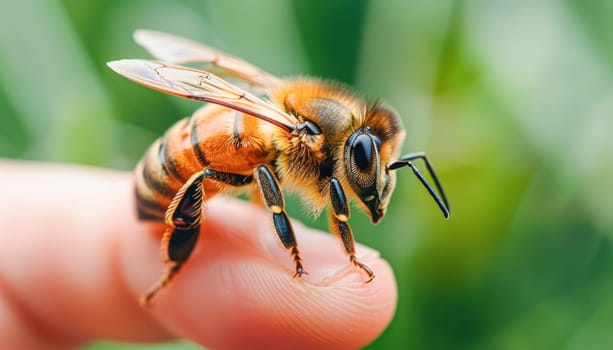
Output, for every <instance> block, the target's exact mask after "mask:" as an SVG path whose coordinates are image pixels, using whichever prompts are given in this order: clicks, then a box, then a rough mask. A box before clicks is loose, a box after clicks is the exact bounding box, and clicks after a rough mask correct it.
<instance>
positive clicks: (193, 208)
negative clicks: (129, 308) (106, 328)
mask: <svg viewBox="0 0 613 350" xmlns="http://www.w3.org/2000/svg"><path fill="white" fill-rule="evenodd" d="M203 179H204V173H203V172H199V173H196V174H194V175H192V176H191V177H190V178H189V179H188V180H187V182H185V184H184V185H183V186H182V187H181V189H179V191H178V192H177V194H176V195H175V196H174V198H173V199H172V202H171V203H170V205H169V206H168V210H166V216H165V219H164V221H165V223H166V225H167V229H166V231H165V232H164V237H163V238H162V246H161V249H162V260H163V261H164V263H165V264H167V267H166V272H165V273H164V275H163V276H162V278H161V279H160V280H159V281H158V282H157V283H156V284H155V285H154V286H153V287H152V288H151V289H150V290H149V291H148V292H147V293H146V294H145V295H144V296H143V297H142V298H141V304H143V305H147V304H149V302H150V301H151V298H153V296H154V295H155V294H156V293H157V292H158V291H159V290H160V289H162V288H164V286H166V285H167V284H168V282H170V281H171V280H172V278H173V277H174V276H175V275H176V274H177V272H179V269H181V266H182V265H183V263H185V261H186V260H187V258H188V257H189V255H190V254H191V252H192V250H193V249H194V245H195V244H196V241H197V240H198V234H199V233H200V219H201V216H202V211H201V208H202V202H203V191H202V180H203Z"/></svg>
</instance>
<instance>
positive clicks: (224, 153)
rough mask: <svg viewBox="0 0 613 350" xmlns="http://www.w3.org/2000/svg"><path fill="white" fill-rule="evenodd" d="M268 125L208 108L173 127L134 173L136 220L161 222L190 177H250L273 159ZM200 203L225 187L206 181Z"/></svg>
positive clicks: (233, 112)
mask: <svg viewBox="0 0 613 350" xmlns="http://www.w3.org/2000/svg"><path fill="white" fill-rule="evenodd" d="M267 130H268V129H267V124H266V123H264V122H261V121H260V120H258V119H256V118H253V117H251V116H246V115H243V114H242V113H240V112H236V111H234V110H231V109H227V108H225V107H220V106H216V105H207V106H205V107H203V108H200V109H199V110H197V111H196V112H195V113H194V115H193V116H192V117H189V118H185V119H182V120H180V121H178V122H177V123H175V124H174V125H173V126H172V127H170V129H168V131H166V133H165V134H164V136H162V137H160V138H159V139H157V140H156V141H155V142H154V143H153V144H152V145H151V147H149V149H148V150H147V152H146V153H145V156H144V157H143V158H142V159H141V161H140V162H139V163H138V165H137V167H136V174H135V175H136V186H135V190H136V205H137V210H138V216H139V218H140V219H154V220H161V219H163V218H164V214H165V212H166V209H167V208H168V205H169V204H170V202H171V201H172V198H173V197H174V195H175V194H176V193H177V191H179V189H180V188H181V186H182V185H183V184H184V183H185V181H187V179H189V177H190V176H191V175H193V174H194V173H196V172H199V171H202V170H203V169H204V168H210V169H213V170H217V171H223V172H229V173H235V174H243V175H249V174H251V173H252V172H253V169H254V168H255V167H256V166H257V165H259V164H268V163H269V162H270V161H271V160H272V159H273V158H274V156H275V150H274V147H273V146H272V141H271V135H270V132H269V131H267ZM203 185H204V191H205V197H206V198H210V197H212V196H213V195H215V194H217V193H219V192H221V191H223V190H224V189H225V188H226V186H225V185H224V184H221V183H218V182H213V181H210V180H205V181H204V182H203Z"/></svg>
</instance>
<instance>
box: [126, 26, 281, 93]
mask: <svg viewBox="0 0 613 350" xmlns="http://www.w3.org/2000/svg"><path fill="white" fill-rule="evenodd" d="M134 40H135V41H136V42H137V43H138V44H139V45H140V46H142V47H144V48H145V49H146V50H147V51H148V52H149V53H150V54H151V55H152V56H153V57H155V58H156V59H158V60H161V61H165V62H170V63H174V64H183V63H189V62H203V63H206V64H207V65H209V66H210V68H211V69H209V67H205V68H206V69H207V70H212V71H214V72H215V73H217V74H218V75H220V76H229V77H235V78H239V79H241V80H244V81H245V82H247V83H249V84H250V85H252V86H257V87H267V86H274V85H277V84H278V83H279V82H280V80H279V78H276V77H275V76H273V75H271V74H269V73H267V72H265V71H263V70H261V69H260V68H258V67H256V66H254V65H252V64H250V63H248V62H246V61H244V60H241V59H240V58H237V57H234V56H231V55H228V54H226V53H223V52H221V51H218V50H215V49H213V48H210V47H208V46H206V45H203V44H200V43H198V42H195V41H192V40H189V39H185V38H181V37H178V36H175V35H172V34H167V33H162V32H156V31H151V30H143V29H139V30H137V31H135V32H134Z"/></svg>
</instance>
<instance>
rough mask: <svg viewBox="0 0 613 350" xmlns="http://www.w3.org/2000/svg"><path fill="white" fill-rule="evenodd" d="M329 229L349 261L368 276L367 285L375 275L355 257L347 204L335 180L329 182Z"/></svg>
mask: <svg viewBox="0 0 613 350" xmlns="http://www.w3.org/2000/svg"><path fill="white" fill-rule="evenodd" d="M330 202H331V210H330V229H331V230H332V232H334V234H335V235H337V236H338V237H340V239H341V241H342V242H343V246H344V247H345V251H346V252H347V255H349V261H351V263H352V264H353V265H355V266H357V267H359V268H360V269H361V270H362V271H364V272H365V273H366V275H368V280H367V281H366V282H367V283H368V282H370V281H372V280H373V279H374V278H375V273H374V272H373V271H372V269H371V268H370V267H368V265H366V264H364V263H362V262H360V261H359V260H358V259H357V258H356V256H355V243H354V239H353V233H352V232H351V227H350V226H349V223H348V221H349V215H350V213H349V203H348V202H347V197H345V192H344V191H343V187H342V186H341V184H340V182H339V181H338V180H337V179H336V178H332V180H330Z"/></svg>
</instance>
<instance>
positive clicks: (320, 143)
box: [108, 30, 449, 304]
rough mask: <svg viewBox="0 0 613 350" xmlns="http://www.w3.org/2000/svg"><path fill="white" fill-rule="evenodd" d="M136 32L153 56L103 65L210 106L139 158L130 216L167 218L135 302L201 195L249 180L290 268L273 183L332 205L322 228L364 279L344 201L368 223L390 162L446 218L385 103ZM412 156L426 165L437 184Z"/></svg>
mask: <svg viewBox="0 0 613 350" xmlns="http://www.w3.org/2000/svg"><path fill="white" fill-rule="evenodd" d="M134 39H135V41H136V42H137V43H138V44H140V45H141V46H143V47H144V48H145V49H146V50H147V51H148V52H149V53H150V54H151V55H152V56H153V57H155V59H156V60H143V59H124V60H117V61H111V62H108V66H109V67H110V68H111V69H113V70H114V71H115V72H117V73H119V74H120V75H122V76H124V77H126V78H128V79H131V80H133V81H135V82H137V83H139V84H142V85H144V86H146V87H149V88H152V89H155V90H159V91H161V92H164V93H167V94H172V95H176V96H179V97H183V98H186V99H191V100H197V101H202V102H206V103H207V104H206V105H204V106H203V107H201V108H200V109H198V110H197V111H196V112H195V113H194V114H193V115H192V116H190V117H187V118H184V119H182V120H179V121H178V122H176V123H175V124H174V125H173V126H171V127H170V128H169V129H168V130H167V131H166V133H165V134H164V135H163V136H162V137H160V138H159V139H157V140H156V141H155V142H154V143H153V144H152V145H151V146H150V148H149V149H148V150H147V151H146V153H145V155H144V157H143V158H142V159H141V161H140V162H139V163H138V165H137V166H136V171H135V173H136V180H135V194H136V206H137V212H138V217H139V219H141V220H159V221H162V220H163V221H164V223H165V224H166V230H165V232H164V234H163V238H162V243H161V250H162V255H163V261H164V263H165V266H166V270H165V272H164V274H163V276H162V277H161V279H160V280H159V281H158V282H157V283H156V284H154V285H153V287H152V288H151V289H150V290H149V291H148V292H147V293H146V294H145V295H144V296H143V298H142V299H141V302H142V303H143V304H148V303H149V302H150V301H151V299H152V298H153V296H154V295H156V294H157V293H158V292H159V291H160V290H161V289H162V288H163V287H164V286H166V285H167V284H168V283H169V282H170V281H171V280H172V279H173V277H174V276H175V275H176V274H177V272H178V271H179V270H180V269H181V267H182V266H183V265H184V264H185V263H186V261H187V260H188V258H189V256H190V254H191V252H192V250H193V248H194V246H195V244H196V241H197V240H198V235H199V233H200V225H201V219H202V206H203V202H204V201H205V198H207V199H208V198H211V197H213V196H214V195H216V194H218V193H221V192H224V191H226V190H228V189H233V188H240V187H247V188H250V189H252V193H255V194H256V196H255V197H256V201H257V200H260V201H261V203H262V204H264V205H265V206H266V207H267V208H268V210H269V212H270V214H271V216H272V223H273V226H274V230H275V232H276V234H277V236H278V237H279V240H280V241H281V243H282V245H283V246H284V247H285V248H286V249H287V250H288V251H289V253H290V254H291V256H292V257H293V261H294V263H295V274H294V277H300V276H302V275H303V274H306V271H305V269H304V267H303V265H302V259H301V257H300V251H299V250H298V244H297V242H296V237H295V235H294V231H293V229H292V225H291V222H290V220H289V219H288V215H287V213H286V210H285V200H284V195H283V192H282V190H281V189H282V186H283V187H285V188H288V189H292V190H296V191H298V192H299V193H301V194H302V199H303V200H304V201H305V204H306V205H307V206H309V207H310V208H313V211H314V212H315V213H319V212H321V210H322V209H324V208H325V207H326V206H329V224H330V229H331V231H332V232H333V233H334V234H335V235H336V236H338V237H339V238H340V240H341V242H342V245H343V247H344V250H345V252H346V254H347V255H348V257H349V262H350V263H351V264H353V265H354V266H355V267H356V268H358V269H360V270H361V271H363V272H364V273H365V275H366V277H367V282H370V281H371V280H372V279H373V278H374V277H375V273H374V271H373V270H372V269H371V268H370V267H368V266H367V265H366V264H364V263H362V262H361V261H359V260H358V259H357V258H356V252H355V246H354V237H353V233H352V230H351V227H350V226H349V222H348V221H349V216H350V205H349V203H350V202H351V201H354V202H355V203H357V205H358V206H359V207H360V208H362V209H363V210H364V211H365V212H366V213H367V214H368V215H369V216H370V219H371V221H372V222H373V223H377V222H378V221H379V220H380V219H381V218H382V217H383V216H384V214H385V211H386V208H387V206H388V203H389V201H390V197H391V195H392V192H393V191H394V187H395V184H396V176H395V170H397V169H400V168H403V167H408V168H410V169H411V170H412V171H413V174H414V175H415V176H416V177H417V179H418V180H419V182H420V183H421V185H423V187H424V188H425V189H426V190H427V191H428V193H429V194H430V196H431V197H432V199H434V201H435V203H436V204H437V205H438V207H439V208H440V210H441V211H442V213H443V216H444V217H445V218H448V217H449V202H448V200H447V197H446V196H445V193H444V191H443V188H442V186H441V184H440V182H439V180H438V177H437V176H436V173H435V172H434V169H433V167H432V165H431V163H430V161H429V160H428V158H427V157H426V154H425V153H423V152H420V153H411V154H407V155H404V156H402V157H398V153H399V150H400V146H401V145H402V142H403V139H404V135H405V132H404V129H403V128H402V126H401V123H400V119H399V117H398V115H397V114H396V112H394V111H393V110H392V109H391V108H390V107H388V106H386V105H384V104H382V103H379V102H374V103H373V102H369V101H367V100H366V99H364V98H362V97H361V96H360V95H358V94H357V93H355V92H353V91H351V90H350V89H348V88H346V87H343V86H342V85H340V84H338V83H334V82H330V81H326V80H322V79H317V78H306V77H304V78H291V79H280V78H277V77H275V76H273V75H271V74H269V73H267V72H265V71H263V70H261V69H260V68H257V67H255V66H254V65H252V64H250V63H248V62H246V61H244V60H241V59H239V58H237V57H233V56H231V55H229V54H226V53H223V52H220V51H218V50H215V49H213V48H210V47H207V46H205V45H202V44H199V43H196V42H193V41H191V40H188V39H184V38H180V37H177V36H174V35H170V34H166V33H161V32H155V31H145V30H138V31H136V32H135V34H134ZM185 64H202V65H203V67H202V69H195V68H191V67H188V66H185ZM230 81H235V82H236V83H230ZM239 84H241V85H240V86H239ZM415 160H421V161H423V162H424V163H425V166H426V169H427V170H428V172H429V174H430V177H431V179H432V180H433V182H434V185H435V186H434V187H435V188H436V191H435V190H434V188H433V187H432V186H431V185H430V183H429V182H428V181H427V180H426V178H425V177H424V176H423V175H422V174H421V173H420V171H419V170H418V169H417V168H416V167H415V165H414V164H413V162H414V161H415ZM258 197H259V199H258Z"/></svg>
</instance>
